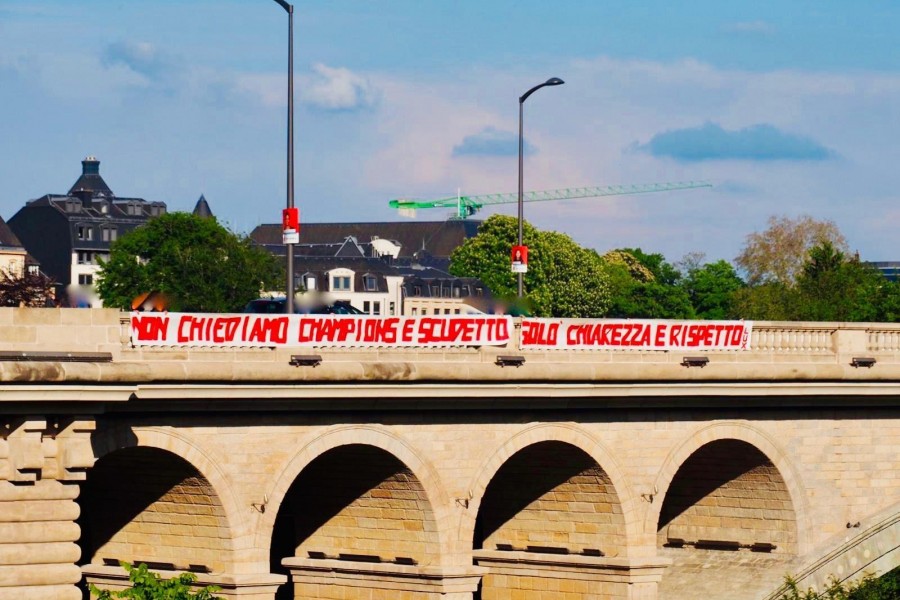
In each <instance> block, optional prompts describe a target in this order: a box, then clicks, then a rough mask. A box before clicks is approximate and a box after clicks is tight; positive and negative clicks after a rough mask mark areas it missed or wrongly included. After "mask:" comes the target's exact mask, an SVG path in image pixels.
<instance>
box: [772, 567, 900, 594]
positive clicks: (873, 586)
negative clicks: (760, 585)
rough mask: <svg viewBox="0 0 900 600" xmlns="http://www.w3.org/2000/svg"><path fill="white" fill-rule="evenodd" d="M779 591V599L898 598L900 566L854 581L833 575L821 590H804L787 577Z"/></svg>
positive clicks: (868, 574)
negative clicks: (843, 579) (847, 580)
mask: <svg viewBox="0 0 900 600" xmlns="http://www.w3.org/2000/svg"><path fill="white" fill-rule="evenodd" d="M779 593H780V594H781V595H780V596H778V600H897V598H900V568H896V569H893V570H892V571H888V572H887V573H885V574H884V575H882V576H881V577H877V578H876V577H875V576H874V575H872V574H871V573H867V574H865V575H863V577H862V578H861V579H859V580H857V581H853V582H842V581H840V580H838V579H836V578H834V577H831V578H830V579H829V580H828V583H827V584H825V589H824V590H822V591H821V592H819V591H817V590H815V589H813V588H809V589H807V590H806V591H805V592H804V591H802V590H801V589H800V586H799V585H797V582H796V580H794V579H793V578H791V577H786V578H785V582H784V585H783V586H782V588H781V590H779Z"/></svg>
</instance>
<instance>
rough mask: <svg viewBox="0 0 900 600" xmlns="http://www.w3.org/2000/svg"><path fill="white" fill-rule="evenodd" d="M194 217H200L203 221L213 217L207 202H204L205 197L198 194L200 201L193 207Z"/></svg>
mask: <svg viewBox="0 0 900 600" xmlns="http://www.w3.org/2000/svg"><path fill="white" fill-rule="evenodd" d="M193 214H194V216H195V217H202V218H204V219H208V218H210V217H212V216H213V213H212V210H210V208H209V202H207V201H206V196H204V195H203V194H200V199H199V200H197V204H195V205H194V213H193Z"/></svg>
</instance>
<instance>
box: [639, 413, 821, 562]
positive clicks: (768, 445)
mask: <svg viewBox="0 0 900 600" xmlns="http://www.w3.org/2000/svg"><path fill="white" fill-rule="evenodd" d="M723 440H736V441H738V442H744V443H746V444H748V445H750V446H752V447H754V448H755V449H756V450H758V451H759V452H761V453H762V454H763V455H765V457H766V458H767V459H768V460H769V461H770V462H771V463H772V465H773V466H774V467H775V469H776V470H777V471H778V473H779V474H780V476H781V478H782V479H783V481H784V485H785V487H786V488H787V490H788V493H789V495H790V500H791V503H792V507H793V511H794V514H795V518H796V524H797V542H796V543H797V549H796V551H797V554H799V555H803V554H804V553H805V552H806V551H808V550H809V539H810V538H809V534H810V532H809V529H810V528H809V518H810V517H809V506H808V501H807V498H806V494H805V493H804V487H803V482H802V480H801V477H800V475H799V472H798V471H797V469H796V468H795V467H794V465H793V463H792V462H791V461H790V460H789V458H788V456H787V453H786V452H785V451H784V449H783V448H782V447H781V446H780V445H779V444H778V443H777V442H776V441H775V440H774V439H773V438H772V437H771V436H769V434H767V433H766V432H765V431H763V430H762V429H760V428H759V427H756V426H753V425H751V424H750V423H747V422H744V421H720V422H717V423H711V424H708V425H703V426H701V427H698V428H697V429H695V430H694V431H692V432H691V433H690V434H689V435H688V436H687V437H686V438H685V439H684V441H682V442H681V443H680V444H678V445H677V446H676V447H675V448H673V450H672V451H671V452H670V453H669V455H668V456H667V457H666V460H665V462H664V463H663V466H662V468H661V469H660V471H659V474H658V475H657V477H656V480H655V482H654V497H655V501H654V502H653V503H652V504H651V505H650V509H649V510H648V511H647V515H646V520H645V521H644V531H645V533H647V534H648V535H655V534H656V530H657V526H658V524H659V518H660V513H661V511H662V507H663V504H664V503H665V499H666V497H667V496H668V493H669V490H670V487H671V485H672V482H673V480H674V479H675V476H676V474H677V473H678V471H679V470H680V469H681V467H682V466H683V465H684V464H685V463H686V462H687V461H688V459H690V458H691V457H692V456H694V455H695V454H696V453H697V451H699V450H700V449H701V448H703V447H704V446H706V445H707V444H710V443H712V442H717V441H723Z"/></svg>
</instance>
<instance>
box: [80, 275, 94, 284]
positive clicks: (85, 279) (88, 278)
mask: <svg viewBox="0 0 900 600" xmlns="http://www.w3.org/2000/svg"><path fill="white" fill-rule="evenodd" d="M78 285H94V276H93V275H85V274H84V273H82V274H81V275H79V276H78Z"/></svg>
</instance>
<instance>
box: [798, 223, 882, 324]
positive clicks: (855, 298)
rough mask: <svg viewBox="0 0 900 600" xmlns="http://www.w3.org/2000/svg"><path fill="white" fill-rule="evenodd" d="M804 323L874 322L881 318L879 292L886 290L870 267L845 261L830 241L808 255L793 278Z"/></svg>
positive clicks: (845, 258) (879, 277) (875, 270)
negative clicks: (801, 267) (796, 275)
mask: <svg viewBox="0 0 900 600" xmlns="http://www.w3.org/2000/svg"><path fill="white" fill-rule="evenodd" d="M797 287H798V289H799V291H800V296H801V303H800V310H799V311H798V312H797V315H796V316H797V318H798V319H800V320H804V321H877V320H881V318H882V315H881V313H882V310H881V306H880V304H881V302H880V301H881V299H882V296H883V293H882V289H884V288H888V287H890V284H889V282H888V281H886V280H885V278H884V277H882V275H881V273H879V272H878V270H877V269H875V268H874V267H871V266H868V265H864V264H862V263H861V262H859V259H856V258H855V259H852V260H848V259H847V257H846V256H844V253H843V252H841V251H839V250H837V249H836V248H835V247H834V246H833V245H832V244H831V243H830V242H827V241H826V242H823V243H822V244H820V245H818V246H815V247H814V248H812V249H811V250H810V252H809V259H808V260H807V262H806V263H805V264H804V265H803V271H802V273H801V274H800V276H799V277H798V279H797Z"/></svg>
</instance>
